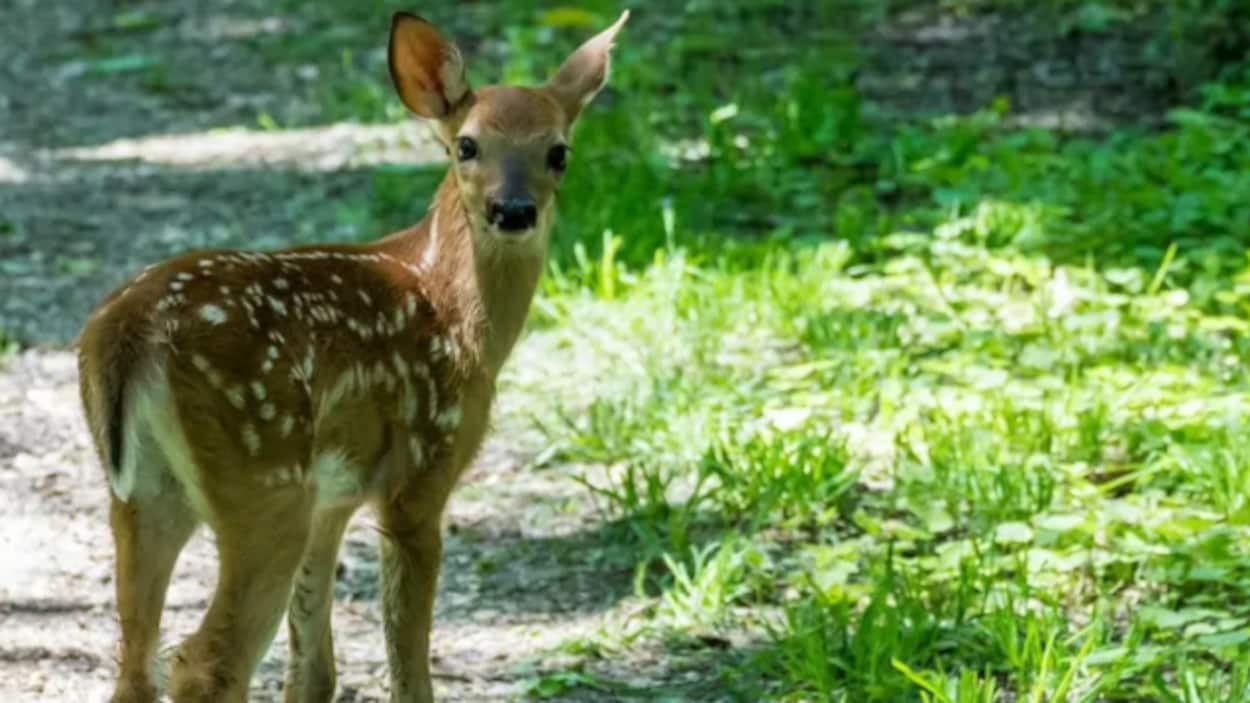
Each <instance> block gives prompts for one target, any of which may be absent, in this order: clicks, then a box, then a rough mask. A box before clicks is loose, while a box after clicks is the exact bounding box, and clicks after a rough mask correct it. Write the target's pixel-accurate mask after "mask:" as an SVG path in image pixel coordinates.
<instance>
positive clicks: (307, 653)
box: [283, 509, 352, 703]
mask: <svg viewBox="0 0 1250 703" xmlns="http://www.w3.org/2000/svg"><path fill="white" fill-rule="evenodd" d="M351 515H352V510H351V509H344V510H335V511H332V512H325V513H319V514H318V515H317V516H316V517H314V518H313V526H312V535H311V537H310V538H309V540H308V547H307V549H305V550H304V559H303V562H301V564H300V568H299V572H298V573H297V574H296V576H295V587H294V589H293V590H292V592H291V602H290V606H289V607H288V609H287V629H288V631H289V634H290V636H289V640H290V656H289V659H288V661H287V675H286V687H285V691H284V692H283V700H284V701H286V703H328V702H329V701H331V700H332V699H333V698H334V683H335V671H334V638H333V635H332V634H331V631H330V606H331V605H332V604H333V602H334V572H335V567H336V566H337V565H338V553H339V542H341V541H342V539H343V531H344V529H346V527H347V521H348V519H350V518H351Z"/></svg>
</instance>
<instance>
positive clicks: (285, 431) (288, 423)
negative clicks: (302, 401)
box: [282, 415, 295, 437]
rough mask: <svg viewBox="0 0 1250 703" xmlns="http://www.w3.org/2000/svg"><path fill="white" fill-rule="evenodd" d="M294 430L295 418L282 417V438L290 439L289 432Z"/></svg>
mask: <svg viewBox="0 0 1250 703" xmlns="http://www.w3.org/2000/svg"><path fill="white" fill-rule="evenodd" d="M293 429H295V418H294V417H292V416H290V415H283V416H282V436H283V437H290V436H291V430H293Z"/></svg>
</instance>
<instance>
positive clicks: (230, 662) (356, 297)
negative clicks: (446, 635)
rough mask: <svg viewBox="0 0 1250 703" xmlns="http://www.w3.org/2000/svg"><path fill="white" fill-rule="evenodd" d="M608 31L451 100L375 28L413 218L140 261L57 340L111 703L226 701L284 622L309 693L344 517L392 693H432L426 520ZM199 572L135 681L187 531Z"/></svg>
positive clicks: (432, 59) (396, 40)
mask: <svg viewBox="0 0 1250 703" xmlns="http://www.w3.org/2000/svg"><path fill="white" fill-rule="evenodd" d="M628 17H629V13H628V11H626V12H624V13H622V14H621V16H620V18H619V19H617V20H616V21H615V22H614V23H613V24H612V25H611V26H609V27H608V28H607V29H605V30H603V31H602V32H600V33H598V34H597V35H595V36H594V37H592V38H590V39H589V40H587V41H586V42H585V43H584V44H582V45H581V46H580V47H578V48H577V49H576V50H575V51H574V52H573V53H572V54H570V55H569V56H568V57H567V58H566V59H565V60H564V61H563V63H562V64H561V65H560V66H559V68H558V70H557V71H556V72H555V74H554V75H553V76H552V77H551V78H550V79H549V80H548V81H547V82H546V83H544V84H541V85H537V86H513V85H486V86H481V87H471V86H470V85H469V83H468V81H467V78H466V74H465V67H464V61H463V58H462V55H461V52H460V50H459V48H457V46H456V45H455V44H454V43H453V42H452V41H451V40H449V39H448V38H446V36H445V35H444V34H443V33H442V32H440V31H439V30H438V29H437V28H436V27H435V26H434V25H433V24H431V23H430V22H428V21H427V20H425V19H422V18H421V17H418V16H416V15H413V14H409V13H405V12H399V13H396V14H395V15H394V16H393V17H392V21H391V27H390V36H389V44H388V50H387V57H388V66H389V71H390V76H391V80H392V82H393V84H394V88H395V90H396V92H397V94H398V96H399V98H400V100H401V101H402V103H403V104H404V105H405V106H407V108H408V109H409V110H410V111H411V112H412V113H414V114H415V115H416V116H417V117H419V118H422V119H423V120H425V121H426V122H427V123H428V124H429V125H430V126H431V127H432V131H433V134H434V137H435V138H436V139H437V140H438V141H439V142H440V143H441V144H442V145H443V146H444V147H446V149H447V150H448V154H449V156H450V163H449V166H448V169H447V174H446V176H445V177H444V179H443V180H442V182H441V184H440V185H439V186H438V188H437V190H436V191H435V194H434V196H433V199H432V202H431V204H430V206H429V208H428V210H427V212H426V214H425V216H424V217H423V218H422V219H421V220H420V222H418V223H417V224H416V225H414V226H412V227H409V228H407V229H403V230H400V231H398V232H395V233H393V234H390V235H388V236H385V237H382V238H381V239H378V240H376V241H372V242H369V243H364V244H351V243H346V244H325V245H310V246H302V247H294V248H288V249H281V250H271V251H250V250H245V249H219V250H204V251H192V252H189V253H186V254H183V255H180V256H176V257H174V258H171V259H169V260H166V261H164V262H161V263H157V264H153V265H150V266H148V267H147V268H145V269H143V270H142V272H140V273H139V274H138V275H136V276H135V277H133V278H132V279H131V280H129V281H128V282H126V283H125V284H123V285H121V286H120V287H118V288H117V289H116V290H114V291H113V292H112V293H110V294H109V295H108V296H106V297H105V298H104V299H103V301H102V302H101V303H100V304H99V305H98V306H97V307H96V308H95V310H94V311H93V312H92V313H91V315H90V316H89V318H88V319H87V322H86V324H85V325H84V327H83V330H82V332H81V334H80V335H79V338H78V346H79V356H78V362H79V373H80V390H81V397H82V404H83V408H84V412H85V415H86V419H87V425H88V428H89V430H90V433H91V439H92V443H93V444H94V447H95V450H96V453H97V454H98V457H99V460H100V463H101V464H102V466H103V467H104V470H105V473H106V474H107V478H108V489H109V524H110V527H111V531H112V536H113V542H114V547H115V588H116V607H117V614H118V618H119V621H120V630H121V635H120V643H119V649H120V655H119V662H118V670H119V673H118V676H117V680H116V684H115V687H114V689H113V694H112V698H111V701H112V702H113V703H144V702H147V701H155V700H157V698H158V696H160V695H161V694H162V691H164V692H165V693H167V694H168V695H169V696H170V697H171V698H172V699H173V700H174V701H177V702H179V703H190V702H205V703H207V702H210V701H211V702H214V703H220V702H221V701H230V702H234V701H246V700H247V692H248V686H249V683H250V681H251V679H252V677H253V675H254V673H255V670H256V668H257V665H258V663H259V661H260V659H261V658H262V657H263V656H264V654H265V653H266V651H267V649H268V648H269V645H270V643H271V642H272V639H273V637H274V636H275V634H276V632H277V629H278V627H279V626H280V625H281V622H282V619H283V614H284V613H285V614H286V622H287V628H288V634H289V643H290V644H289V655H288V666H287V672H286V677H285V683H284V686H283V696H284V700H285V701H287V703H296V702H299V703H311V702H314V701H317V702H325V701H330V700H331V698H332V697H333V695H334V690H335V685H336V671H335V663H334V651H333V650H334V646H333V637H332V633H331V630H330V613H331V606H332V603H333V587H334V581H335V571H336V567H337V560H338V557H337V553H338V548H339V543H340V542H341V540H342V538H343V535H344V532H345V528H346V526H347V524H348V521H349V519H350V518H351V517H352V515H353V514H354V513H355V512H356V511H357V509H359V508H360V507H362V506H365V505H368V506H369V507H371V508H372V510H373V511H374V513H375V514H376V520H377V528H378V531H379V533H380V534H381V537H380V540H379V542H380V544H379V552H380V557H379V560H380V564H381V568H380V572H381V575H380V588H379V590H380V596H379V600H380V602H381V603H380V604H381V609H382V613H383V618H382V620H383V628H382V629H383V634H384V637H385V642H386V659H387V665H388V670H389V686H390V692H389V695H390V700H391V701H394V702H395V703H400V702H403V703H408V702H420V703H425V702H428V701H432V700H433V699H434V694H433V687H432V684H431V671H430V631H431V625H432V618H433V606H434V599H435V590H436V585H437V581H438V572H439V567H440V561H441V556H442V528H443V514H444V510H445V507H446V504H447V501H448V498H449V496H450V494H451V492H452V489H453V487H454V486H455V485H456V483H457V481H458V479H459V478H460V476H461V474H462V473H463V472H464V471H465V469H466V467H467V466H468V465H469V464H470V462H471V461H472V459H473V458H474V456H475V454H476V452H477V450H478V448H479V447H480V445H481V443H482V441H483V438H484V435H485V433H486V431H487V428H488V418H489V415H490V409H491V404H492V401H493V399H494V396H495V384H496V379H497V377H498V375H499V372H500V369H501V367H502V365H503V364H504V362H505V360H506V359H507V358H508V355H509V353H510V352H511V350H512V348H513V346H514V345H515V343H516V342H517V340H518V337H519V336H520V334H521V332H522V327H523V325H524V323H525V320H526V316H527V314H528V309H529V307H530V303H531V300H532V298H533V296H534V292H535V288H536V286H537V283H538V280H539V278H540V275H541V273H542V269H543V268H544V266H545V259H546V256H547V250H548V247H549V241H550V237H551V227H552V223H553V220H554V217H555V204H556V194H557V191H558V189H559V186H560V183H561V179H562V177H563V175H564V172H565V170H566V168H567V165H568V161H569V159H570V154H571V152H570V143H571V138H572V129H573V126H574V124H575V122H576V121H577V119H578V117H579V116H580V115H581V113H582V112H583V111H584V109H585V108H586V106H587V105H588V104H589V103H590V101H591V100H592V99H593V98H594V97H595V95H596V94H597V93H598V92H599V91H600V90H601V89H602V88H603V87H604V85H605V84H606V83H607V80H608V73H609V69H610V55H611V49H612V47H613V42H614V39H615V38H616V36H617V34H618V32H619V31H620V30H621V28H622V26H624V24H625V22H626V20H627V19H628ZM201 524H203V525H206V526H207V527H208V528H209V529H210V530H211V531H212V533H213V535H214V537H215V543H216V548H217V567H218V574H217V583H216V586H215V590H214V592H213V595H212V597H211V600H210V602H209V604H208V607H207V610H206V612H205V613H204V615H203V618H202V620H201V622H200V624H199V627H198V629H196V630H195V631H194V632H193V633H192V634H191V635H189V636H188V637H187V638H186V639H185V640H183V641H182V642H181V643H180V644H179V645H178V646H177V647H176V648H175V649H174V650H173V654H172V656H171V657H170V659H171V660H172V661H171V662H170V666H169V671H168V675H167V676H166V675H165V674H164V672H163V671H159V672H158V668H162V667H160V664H161V662H160V661H159V660H160V659H162V658H163V657H161V656H160V653H159V652H158V649H159V643H160V619H161V611H162V609H163V607H164V603H165V596H166V591H167V589H168V587H169V583H170V578H171V574H172V571H173V568H174V564H175V561H176V560H177V557H178V555H179V552H180V551H181V550H182V548H183V547H184V545H185V544H186V543H187V541H188V539H189V538H190V536H191V535H192V533H193V531H195V530H196V529H197V527H198V526H199V525H201Z"/></svg>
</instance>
